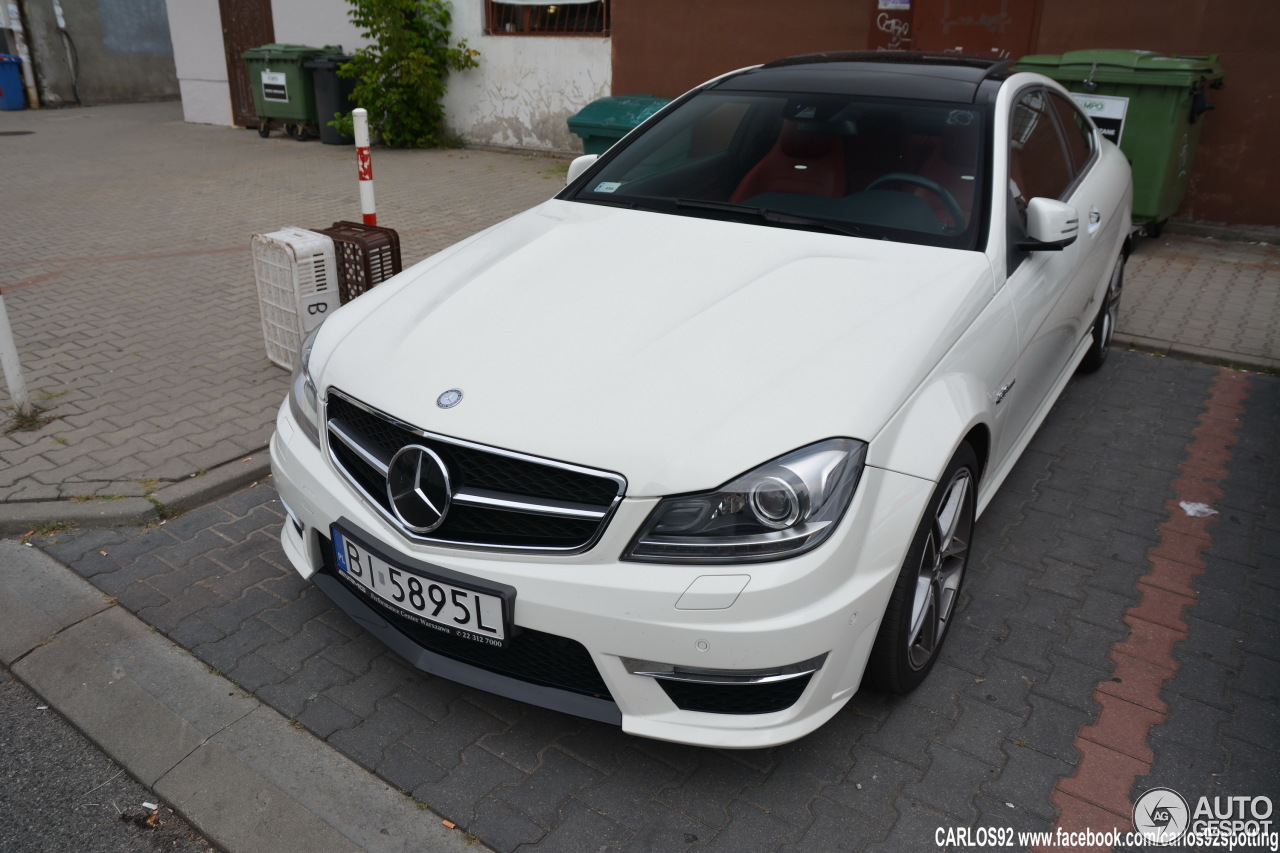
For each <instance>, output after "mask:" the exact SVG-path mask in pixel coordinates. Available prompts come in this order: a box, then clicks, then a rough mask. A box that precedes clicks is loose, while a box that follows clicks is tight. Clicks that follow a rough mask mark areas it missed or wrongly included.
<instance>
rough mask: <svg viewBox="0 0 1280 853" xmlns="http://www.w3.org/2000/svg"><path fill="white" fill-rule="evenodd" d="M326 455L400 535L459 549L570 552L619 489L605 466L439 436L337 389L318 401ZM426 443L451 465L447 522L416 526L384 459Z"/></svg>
mask: <svg viewBox="0 0 1280 853" xmlns="http://www.w3.org/2000/svg"><path fill="white" fill-rule="evenodd" d="M325 424H326V427H327V433H328V435H327V444H328V448H329V458H330V459H331V460H333V463H334V464H335V465H336V466H337V468H338V470H339V471H340V472H342V474H343V475H345V476H346V478H347V479H348V481H350V483H351V484H352V485H353V486H354V487H355V488H356V489H357V490H358V491H359V492H360V493H361V494H362V495H363V496H364V497H365V498H367V499H368V500H369V501H370V502H371V503H372V504H373V505H374V506H375V507H377V509H378V510H379V511H380V512H381V513H382V515H383V516H384V517H385V518H387V519H388V520H389V521H390V522H391V523H392V524H394V525H396V527H398V528H399V529H400V530H401V532H402V533H404V535H405V536H407V537H409V538H411V539H414V540H417V541H424V542H439V543H440V544H444V545H455V546H459V547H464V548H484V549H500V550H518V551H555V552H575V551H582V550H585V549H586V548H588V547H590V546H591V545H592V543H594V542H595V540H596V539H597V538H599V536H600V534H601V533H602V532H603V531H604V528H605V525H606V524H608V521H609V518H610V516H612V514H613V510H614V507H616V506H617V504H618V502H619V501H621V500H622V496H623V494H624V493H625V492H626V485H627V484H626V480H625V479H623V478H622V477H621V476H619V475H617V474H612V473H609V472H607V471H597V470H594V469H588V468H582V467H579V466H576V465H570V464H567V463H563V462H556V461H553V460H549V459H541V458H538V457H533V456H528V455H525V454H520V453H515V452H511V451H506V450H500V449H498V448H493V447H486V446H483V445H478V444H474V443H471V442H466V441H461V440H459V439H455V438H449V437H447V436H442V435H436V434H434V433H428V432H425V431H424V430H420V429H418V428H417V427H414V426H412V425H411V424H407V423H405V422H404V421H401V420H398V419H396V418H394V417H392V416H391V415H388V414H386V413H384V412H380V411H378V410H377V409H374V408H373V407H371V406H368V405H366V404H364V403H361V402H360V401H358V400H356V399H355V398H353V397H351V396H349V395H347V394H344V393H343V392H341V391H338V390H336V389H332V388H331V389H329V393H328V399H327V400H326V403H325ZM409 444H417V445H420V446H423V447H428V448H430V449H431V450H432V451H434V452H435V453H436V454H437V455H439V457H440V459H441V460H442V461H443V462H444V464H445V467H446V468H447V469H448V471H449V482H450V486H451V490H452V501H451V505H450V509H449V511H448V513H447V514H446V516H445V520H444V522H443V523H442V524H441V525H440V526H439V527H437V528H436V529H435V530H433V531H431V533H430V534H426V535H424V534H418V533H414V532H412V531H410V530H408V529H407V528H405V526H404V525H403V524H401V523H400V522H399V520H398V519H397V518H396V515H395V513H394V512H392V509H391V505H390V501H389V500H388V498H387V488H386V483H387V467H388V465H389V464H390V462H391V459H392V458H393V457H394V456H395V455H396V453H397V452H398V451H399V450H400V449H401V448H402V447H405V446H406V445H409Z"/></svg>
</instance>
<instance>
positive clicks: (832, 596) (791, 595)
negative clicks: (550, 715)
mask: <svg viewBox="0 0 1280 853" xmlns="http://www.w3.org/2000/svg"><path fill="white" fill-rule="evenodd" d="M276 426H277V429H276V433H275V435H274V436H273V437H272V439H271V463H272V468H273V471H274V473H275V478H276V487H277V489H278V491H279V493H280V497H281V499H282V500H283V501H284V503H285V505H286V507H287V508H288V510H289V514H290V520H289V521H288V522H286V523H285V525H284V529H283V530H282V533H281V542H282V544H283V546H284V550H285V553H286V554H287V555H288V557H289V559H290V561H291V562H292V563H293V565H294V567H295V568H296V569H297V571H298V572H299V573H300V574H301V575H302V576H303V577H305V578H311V579H313V580H314V581H315V582H316V583H317V584H318V585H319V586H321V588H322V589H323V590H324V591H325V592H326V593H327V594H328V595H329V596H330V597H331V598H333V599H334V600H335V602H337V603H338V604H339V606H341V607H342V608H343V609H344V610H345V611H346V612H347V613H349V614H350V615H351V616H352V617H353V618H355V619H356V621H358V622H360V623H361V624H362V625H363V626H365V627H366V628H367V629H368V630H370V632H371V633H373V634H375V636H378V637H379V638H380V639H381V640H382V641H383V642H384V643H386V644H387V645H388V646H389V647H391V648H392V649H393V650H395V651H396V652H397V653H399V654H400V655H401V656H403V657H405V658H406V659H407V660H408V661H410V662H411V663H413V664H414V665H415V666H417V667H418V668H420V669H423V670H425V671H428V672H432V673H434V674H437V675H440V676H442V677H445V678H448V679H450V680H453V681H457V682H460V683H464V684H468V685H471V686H475V687H478V688H480V689H483V690H486V691H489V692H493V693H497V694H500V695H504V696H509V697H512V698H515V699H518V700H521V701H526V702H530V703H532V704H537V705H541V706H543V707H549V708H554V709H556V710H560V711H564V712H566V713H571V714H576V715H578V716H583V717H588V718H591V719H597V720H603V721H607V722H611V723H617V724H620V725H621V726H622V728H623V730H624V731H627V732H629V733H631V734H636V735H640V736H644V737H651V738H657V739H661V740H668V741H675V742H679V743H688V744H696V745H702V746H713V747H723V748H757V747H765V746H772V745H776V744H780V743H785V742H787V741H791V740H795V739H796V738H799V737H802V736H803V735H805V734H808V733H809V732H811V731H813V730H814V729H816V728H817V727H818V726H820V725H822V724H823V723H824V722H826V721H827V720H828V719H830V718H831V717H832V716H833V715H834V714H835V713H836V712H837V711H839V710H840V708H841V707H842V706H843V705H844V703H845V702H846V701H847V700H848V699H849V697H850V696H852V695H853V693H854V692H855V691H856V689H857V687H858V683H859V681H860V680H861V678H862V671H863V668H864V666H865V664H866V660H867V656H868V655H869V653H870V651H871V647H872V644H873V643H874V641H875V636H876V631H877V630H878V628H879V624H880V618H881V615H882V614H883V612H884V608H885V604H886V602H887V601H888V597H889V594H890V592H891V590H892V587H893V583H894V580H895V579H896V577H897V572H898V567H899V566H900V565H901V564H902V560H903V557H904V555H905V552H906V548H907V545H908V543H909V542H910V540H911V537H912V535H913V534H914V532H915V529H916V526H917V523H918V521H919V518H920V517H921V515H922V513H923V512H924V507H925V503H926V502H927V500H928V497H929V494H930V490H931V488H932V484H931V483H929V482H927V481H924V480H920V479H918V478H914V477H910V476H906V475H903V474H897V473H894V472H891V471H885V470H882V469H876V468H867V469H866V471H865V472H864V474H863V476H862V481H861V482H860V484H859V486H858V491H857V493H856V494H855V495H854V498H853V503H852V505H851V506H850V508H849V511H848V512H846V514H845V517H844V519H843V520H842V521H841V522H840V526H839V529H838V530H837V531H836V532H835V534H833V536H832V537H831V539H830V540H829V541H827V542H826V543H824V544H823V545H821V546H820V547H818V548H816V549H814V550H813V551H811V552H809V553H807V554H804V555H801V556H799V557H795V558H792V559H789V560H783V561H779V562H776V563H764V564H752V565H714V566H711V565H703V566H696V565H663V564H651V563H636V562H622V561H620V560H619V559H618V557H619V555H620V554H621V553H622V552H623V550H624V549H625V548H626V546H627V544H628V542H629V541H630V539H631V537H632V536H633V535H634V534H635V531H636V530H637V529H638V528H639V527H640V525H641V524H643V522H644V521H645V519H646V518H647V517H648V515H649V513H650V511H651V510H652V509H653V507H654V506H655V504H656V503H657V498H626V499H624V500H623V501H622V503H621V504H620V505H619V506H618V509H617V511H616V513H615V514H614V517H613V518H612V520H611V521H610V523H609V526H608V528H607V529H606V530H605V531H604V533H603V535H602V536H601V537H600V539H599V540H598V541H597V542H596V543H595V545H594V546H593V547H591V548H590V549H589V550H587V551H585V552H583V553H580V554H573V555H546V556H543V555H529V554H511V553H495V552H482V551H474V550H470V551H469V550H463V549H457V548H445V547H440V546H430V545H424V544H422V543H417V542H411V541H409V540H408V539H407V538H405V537H404V536H402V535H401V534H400V533H399V532H398V531H397V530H396V529H395V528H394V527H392V526H391V525H390V524H389V523H388V522H386V521H385V519H384V517H383V516H382V515H381V514H380V513H379V512H376V511H375V510H374V508H373V507H371V506H370V505H369V504H368V503H367V501H366V499H364V498H363V497H361V496H360V495H359V494H358V493H357V492H356V490H355V489H353V488H352V487H351V486H350V485H349V484H348V482H347V481H346V480H345V479H344V478H342V477H341V476H340V475H339V474H338V473H337V472H336V471H335V469H334V468H333V466H332V465H331V464H330V463H329V461H328V460H327V459H326V458H325V456H324V454H323V452H322V451H321V449H320V448H318V447H317V446H316V445H314V444H312V443H311V441H310V440H309V439H308V438H307V437H306V435H305V434H304V433H303V432H302V430H301V429H300V428H299V427H298V426H297V425H296V424H295V423H294V422H293V420H292V418H291V415H290V413H289V411H288V407H287V406H284V407H282V408H281V411H280V414H279V416H278V418H277V424H276ZM335 522H338V523H340V524H341V525H343V526H346V527H348V528H349V529H350V532H352V533H354V534H356V535H358V536H360V537H362V538H365V539H367V540H370V541H373V542H376V544H377V546H378V547H379V548H380V549H381V550H382V551H384V552H385V553H386V555H387V556H389V557H392V558H394V559H395V560H396V561H398V562H400V563H402V564H403V565H405V566H406V567H408V568H413V567H414V566H415V565H417V566H422V567H426V568H427V569H430V568H431V567H439V568H443V569H445V570H446V571H449V572H455V573H459V574H461V575H464V576H467V577H470V578H474V579H476V580H477V581H480V582H482V583H485V582H487V583H492V584H500V585H507V586H510V587H514V588H515V589H516V591H517V598H516V604H515V610H514V618H513V622H514V624H515V625H517V626H519V628H520V629H522V630H523V631H525V632H526V633H527V634H528V636H529V639H530V640H531V641H536V642H538V643H544V642H545V643H549V644H550V645H552V646H556V645H566V646H567V645H569V644H574V645H577V644H580V646H581V648H582V652H580V653H578V652H576V651H575V654H580V655H582V656H585V657H584V659H585V660H587V661H589V663H590V664H591V665H594V668H595V669H596V670H597V671H598V675H599V681H600V682H601V683H602V684H603V686H604V690H603V692H601V691H598V690H594V689H593V688H591V687H583V688H579V689H574V690H566V689H561V688H557V687H551V686H548V685H547V683H545V680H544V681H542V682H539V681H538V680H536V679H535V680H533V681H530V680H527V679H525V678H523V677H518V676H519V674H520V672H521V671H522V670H521V667H524V666H525V665H524V664H523V663H521V664H520V666H515V667H508V666H505V665H504V662H503V661H501V660H497V659H491V658H484V657H483V656H481V657H479V658H474V657H473V656H472V655H471V654H470V652H469V650H467V649H462V650H461V654H455V653H454V652H451V651H449V650H447V649H446V653H445V654H441V653H439V651H438V650H437V651H433V650H432V649H430V648H427V647H426V645H424V643H423V642H419V641H418V640H417V639H415V636H414V635H413V632H412V631H409V630H406V626H405V624H404V623H403V621H400V620H397V619H396V618H395V616H394V614H388V613H387V612H385V611H383V610H382V609H381V608H380V607H377V606H373V605H371V604H370V600H369V599H368V598H367V597H366V596H364V595H361V594H359V593H357V592H355V591H353V589H352V587H350V586H349V584H348V583H347V582H346V581H345V580H341V579H339V577H338V575H339V573H338V572H337V571H336V570H335V568H334V567H333V559H332V555H331V553H330V552H331V551H332V545H331V544H330V542H329V539H328V536H329V530H330V525H331V524H334V523H335ZM544 638H551V639H549V640H547V639H544ZM561 641H563V642H561ZM519 653H521V654H522V653H523V651H521V652H519ZM467 658H473V659H467ZM815 660H817V661H818V666H819V668H817V670H816V671H815V672H813V673H812V675H811V676H808V677H807V678H806V680H805V681H804V682H803V683H802V692H800V694H799V696H798V698H795V700H794V701H793V702H790V704H788V705H787V706H786V707H784V708H782V709H781V710H768V711H766V712H763V713H746V712H744V711H743V710H742V709H741V708H740V707H737V706H736V705H733V704H732V703H731V706H730V707H732V708H733V710H731V711H729V712H725V713H720V712H713V711H709V710H682V708H681V706H682V705H683V706H685V707H686V708H687V707H691V706H692V707H703V706H704V703H700V702H699V701H697V700H695V701H693V702H692V705H691V704H690V702H689V701H687V699H682V698H681V695H682V694H681V692H680V690H672V689H671V688H672V683H671V682H669V681H666V680H665V679H662V678H658V677H653V675H651V674H633V672H636V671H640V672H649V671H652V669H653V667H652V665H653V664H657V665H659V666H660V667H667V668H669V669H671V670H684V675H680V674H679V673H678V672H677V673H676V674H677V677H680V678H684V679H685V681H684V682H683V683H682V686H681V690H685V692H688V690H687V689H686V688H685V685H688V684H693V685H698V684H699V683H700V682H703V681H707V680H712V681H714V680H715V679H714V678H712V679H705V678H700V677H699V675H698V674H700V673H707V672H721V673H729V674H733V673H742V672H744V671H745V672H748V673H752V672H756V673H758V672H761V671H765V672H773V671H779V670H782V669H783V668H786V667H790V666H792V665H795V664H798V663H800V662H812V661H815ZM646 664H648V665H646ZM690 672H692V673H693V675H692V676H689V675H688V673H690ZM509 673H515V675H514V676H513V675H512V674H509ZM729 680H730V681H732V680H733V676H732V675H731V676H730V678H729ZM664 684H665V687H666V689H664ZM792 686H793V687H794V686H796V682H792ZM691 689H692V690H693V691H694V692H698V693H699V695H707V694H714V693H715V692H716V691H717V690H718V691H721V692H723V691H734V690H742V689H743V688H742V687H741V686H738V685H737V684H733V683H730V684H721V685H719V686H710V687H707V686H695V687H693V688H691ZM749 689H750V690H753V691H755V690H757V688H756V687H751V688H749ZM593 692H594V693H595V695H592V694H593ZM729 695H733V694H729ZM673 696H674V697H675V698H673ZM786 701H790V699H789V698H788V699H787V700H786ZM713 704H714V703H713ZM766 705H767V703H766Z"/></svg>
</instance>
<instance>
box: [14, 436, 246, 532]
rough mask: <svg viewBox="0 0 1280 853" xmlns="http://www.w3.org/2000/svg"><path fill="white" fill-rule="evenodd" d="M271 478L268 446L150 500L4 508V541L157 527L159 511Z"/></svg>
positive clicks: (171, 486)
mask: <svg viewBox="0 0 1280 853" xmlns="http://www.w3.org/2000/svg"><path fill="white" fill-rule="evenodd" d="M270 474H271V462H270V459H269V455H268V453H267V448H265V447H264V448H262V449H260V450H257V451H255V452H253V453H251V454H249V455H247V456H241V457H239V458H237V459H234V460H232V461H230V462H226V463H224V464H222V465H219V466H218V467H216V468H211V469H210V470H208V471H206V472H205V473H204V474H200V475H194V476H192V477H190V478H188V479H186V480H180V481H178V482H176V483H171V484H169V485H166V486H162V487H161V488H159V489H157V490H156V491H155V492H153V493H152V495H151V498H150V499H148V498H120V499H118V500H87V501H82V502H74V501H29V502H17V503H0V536H21V535H22V534H24V533H26V532H27V531H29V530H36V529H38V528H41V527H46V526H48V525H58V526H70V527H89V528H93V527H120V526H123V525H143V524H151V523H153V522H157V521H160V520H161V515H160V510H159V507H164V509H165V513H166V515H176V514H178V513H182V512H186V511H187V510H190V509H195V508H196V507H198V506H202V505H204V504H206V503H209V502H211V501H214V500H217V499H218V498H220V497H223V496H225V495H229V494H231V493H232V492H234V491H238V490H239V489H242V488H244V487H245V486H247V485H249V484H250V483H254V482H257V481H259V480H264V479H266V478H267V477H268V476H270Z"/></svg>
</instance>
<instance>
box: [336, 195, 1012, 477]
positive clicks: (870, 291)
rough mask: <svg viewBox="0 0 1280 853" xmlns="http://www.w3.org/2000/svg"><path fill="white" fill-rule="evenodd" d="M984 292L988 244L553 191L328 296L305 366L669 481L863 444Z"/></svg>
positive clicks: (407, 411)
mask: <svg viewBox="0 0 1280 853" xmlns="http://www.w3.org/2000/svg"><path fill="white" fill-rule="evenodd" d="M990 297H991V276H990V270H989V268H988V266H987V263H986V260H985V257H984V256H983V255H982V254H980V253H977V252H960V251H952V250H945V249H938V248H932V247H926V246H918V245H908V244H901V243H892V242H887V241H877V240H868V239H858V238H851V237H846V236H842V235H830V234H822V233H813V232H807V231H797V230H792V229H783V228H772V227H766V226H758V225H752V224H741V223H736V222H721V221H712V220H704V219H697V218H692V217H685V216H678V215H669V214H659V213H649V212H642V211H631V210H626V209H621V208H613V207H603V206H598V205H588V204H581V203H575V202H565V201H549V202H546V203H544V204H542V205H540V206H538V207H536V208H534V209H532V210H530V211H528V212H526V213H524V214H521V215H519V216H517V217H515V218H513V219H511V220H508V221H507V222H504V223H502V224H500V225H498V226H495V227H494V228H491V229H489V230H488V231H485V232H482V233H481V234H479V235H476V236H475V237H472V238H471V239H469V240H467V241H464V242H463V243H461V244H459V245H457V246H455V247H453V248H451V249H448V250H446V251H445V252H442V253H440V254H438V255H435V256H434V257H432V258H429V259H428V260H426V261H424V262H422V263H420V264H418V265H416V266H414V267H412V268H411V269H409V270H406V271H405V272H403V273H401V274H400V275H399V276H397V277H395V278H394V279H392V280H391V281H388V282H385V283H383V284H381V285H379V286H378V287H376V288H374V289H373V290H371V291H370V292H369V293H368V294H366V295H364V296H362V297H360V299H358V300H355V301H353V302H352V303H350V304H349V305H347V306H345V307H344V308H343V309H342V310H340V311H338V312H336V313H335V314H334V315H333V316H332V317H331V318H330V319H329V320H328V321H327V322H326V324H325V326H324V327H323V329H322V332H321V334H320V335H319V336H318V338H317V341H316V347H315V350H314V354H313V356H312V361H311V369H312V375H313V376H314V377H315V379H316V381H317V383H318V384H319V385H320V387H322V388H324V387H336V388H340V389H342V390H343V391H345V392H346V393H348V394H351V395H352V396H355V397H357V398H359V399H361V400H363V401H364V402H365V403H367V404H369V405H371V406H374V407H376V408H378V409H381V410H383V411H385V412H388V413H390V414H393V415H395V416H396V417H398V418H400V419H402V420H405V421H407V422H409V423H412V424H415V425H417V426H419V427H421V428H422V429H425V430H428V431H431V432H436V433H440V434H442V435H447V436H453V437H457V438H464V439H467V440H470V441H476V442H481V443H484V444H490V445H494V446H497V447H502V448H506V449H510V450H516V451H520V452H523V453H530V454H534V455H539V456H544V457H548V458H552V459H558V460H561V461H566V462H571V463H574V464H578V465H586V466H591V467H596V468H602V469H607V470H610V471H615V472H617V473H620V474H622V475H623V476H625V477H626V478H627V480H628V484H629V485H628V494H630V495H633V496H635V495H660V494H671V493H678V492H683V491H693V490H699V489H706V488H710V487H714V486H717V485H720V484H721V483H723V482H724V481H726V480H728V479H729V478H731V477H733V476H735V475H737V474H739V473H741V472H743V471H745V470H748V469H750V468H752V467H754V466H756V465H758V464H760V463H762V462H765V461H767V460H769V459H771V458H773V457H775V456H778V455H780V454H783V453H786V452H789V451H791V450H793V449H795V448H797V447H801V446H804V445H806V444H809V443H811V442H814V441H818V440H821V439H823V438H828V437H832V436H849V437H852V438H858V439H862V440H866V441H870V440H871V439H873V438H874V437H875V435H876V434H877V433H878V432H879V431H880V429H881V428H882V427H883V426H884V425H885V423H886V422H887V421H888V419H889V418H890V416H891V415H892V414H893V413H894V412H895V411H896V410H897V409H898V408H899V407H900V406H901V405H902V404H903V403H904V402H905V400H906V398H907V396H908V395H909V394H910V393H911V392H912V391H913V390H914V389H915V388H916V387H917V386H918V385H919V384H920V383H921V381H923V379H924V378H925V377H926V376H927V375H928V373H929V371H930V370H931V369H932V368H933V366H934V365H935V364H936V363H937V362H938V360H939V358H940V357H941V356H942V354H943V353H945V352H946V351H947V349H949V348H950V347H951V345H952V344H953V343H954V342H955V340H956V338H957V337H958V335H959V334H960V332H961V331H962V330H963V329H965V328H967V327H968V325H969V324H970V323H971V322H972V320H973V318H974V317H976V316H977V314H978V312H979V311H981V310H982V307H983V306H984V305H985V304H986V302H987V301H988V300H989V299H990ZM454 388H456V389H459V390H461V391H462V392H463V399H462V401H461V403H459V404H458V405H457V406H455V407H454V408H451V409H447V410H446V409H442V408H440V407H438V406H437V405H436V399H437V397H439V396H440V394H441V393H442V392H444V391H446V390H449V389H454Z"/></svg>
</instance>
